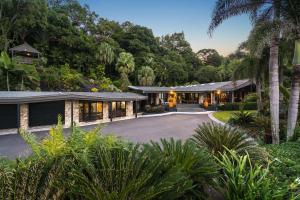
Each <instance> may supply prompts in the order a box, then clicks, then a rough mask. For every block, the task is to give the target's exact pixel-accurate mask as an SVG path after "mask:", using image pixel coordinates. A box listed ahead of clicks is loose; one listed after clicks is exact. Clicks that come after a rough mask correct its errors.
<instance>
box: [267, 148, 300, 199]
mask: <svg viewBox="0 0 300 200" xmlns="http://www.w3.org/2000/svg"><path fill="white" fill-rule="evenodd" d="M265 146H266V149H267V151H268V152H269V154H270V159H271V161H272V164H271V165H270V172H271V173H272V174H273V175H274V176H275V177H276V185H278V187H279V188H281V189H282V190H287V192H286V194H285V195H286V196H285V198H286V199H292V198H291V196H294V197H295V196H297V195H299V194H300V182H299V181H298V182H297V181H296V179H298V180H299V174H300V157H299V154H300V143H299V142H286V143H282V144H278V145H273V144H272V145H265ZM297 183H298V185H296V184H297ZM298 197H299V198H300V195H299V196H298ZM295 199H296V198H295Z"/></svg>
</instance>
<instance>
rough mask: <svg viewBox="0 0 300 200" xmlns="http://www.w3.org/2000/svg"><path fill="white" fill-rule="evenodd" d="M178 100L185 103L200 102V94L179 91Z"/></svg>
mask: <svg viewBox="0 0 300 200" xmlns="http://www.w3.org/2000/svg"><path fill="white" fill-rule="evenodd" d="M177 102H178V103H183V104H198V103H199V94H198V93H178V95H177Z"/></svg>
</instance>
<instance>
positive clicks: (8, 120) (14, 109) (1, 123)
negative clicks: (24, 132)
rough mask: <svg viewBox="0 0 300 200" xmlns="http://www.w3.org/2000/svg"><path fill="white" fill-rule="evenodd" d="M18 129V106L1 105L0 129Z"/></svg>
mask: <svg viewBox="0 0 300 200" xmlns="http://www.w3.org/2000/svg"><path fill="white" fill-rule="evenodd" d="M13 128H18V105H17V104H0V129H13Z"/></svg>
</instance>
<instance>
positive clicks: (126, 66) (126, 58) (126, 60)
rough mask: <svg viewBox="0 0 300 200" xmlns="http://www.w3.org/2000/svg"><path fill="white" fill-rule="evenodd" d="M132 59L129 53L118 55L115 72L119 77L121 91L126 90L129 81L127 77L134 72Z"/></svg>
mask: <svg viewBox="0 0 300 200" xmlns="http://www.w3.org/2000/svg"><path fill="white" fill-rule="evenodd" d="M134 66H135V63H134V58H133V56H132V54H131V53H126V52H122V53H120V55H119V58H118V61H117V65H116V70H117V71H118V72H119V73H120V76H121V90H123V91H125V90H127V89H128V88H127V87H128V86H129V84H130V81H129V79H128V75H129V74H130V73H132V72H133V71H134Z"/></svg>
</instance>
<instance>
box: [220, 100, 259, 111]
mask: <svg viewBox="0 0 300 200" xmlns="http://www.w3.org/2000/svg"><path fill="white" fill-rule="evenodd" d="M241 108H243V109H244V110H257V103H256V102H247V103H242V102H239V103H226V104H224V105H218V110H240V109H241Z"/></svg>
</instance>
